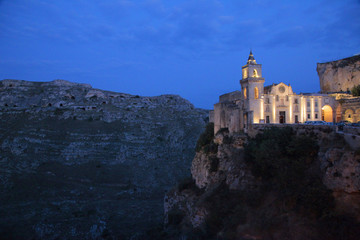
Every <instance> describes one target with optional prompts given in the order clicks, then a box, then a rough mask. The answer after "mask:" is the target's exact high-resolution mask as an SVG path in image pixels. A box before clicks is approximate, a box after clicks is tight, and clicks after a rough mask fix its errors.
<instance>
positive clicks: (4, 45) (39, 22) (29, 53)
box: [0, 0, 360, 109]
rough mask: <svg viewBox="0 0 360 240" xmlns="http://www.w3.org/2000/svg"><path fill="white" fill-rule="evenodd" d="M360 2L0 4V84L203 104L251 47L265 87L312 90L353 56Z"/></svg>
mask: <svg viewBox="0 0 360 240" xmlns="http://www.w3.org/2000/svg"><path fill="white" fill-rule="evenodd" d="M359 13H360V0H341V1H340V0H303V1H290V0H288V1H284V0H283V1H282V0H248V1H242V0H224V1H216V0H196V1H195V0H193V1H186V0H183V1H178V0H171V1H169V0H168V1H165V0H138V1H130V0H92V1H89V0H61V1H59V0H0V79H7V78H11V79H22V80H29V81H51V80H54V79H65V80H69V81H73V82H81V83H89V84H91V85H92V86H93V87H95V88H100V89H105V90H111V91H117V92H125V93H130V94H138V95H144V96H155V95H160V94H169V93H171V94H179V95H181V96H182V97H184V98H186V99H188V100H190V101H191V102H192V103H193V104H194V105H195V106H196V107H202V108H208V109H210V108H212V106H213V104H214V103H216V102H217V100H218V96H219V95H221V94H223V93H226V92H230V91H234V90H238V89H240V85H239V80H240V78H241V67H242V66H243V65H244V64H245V63H246V60H247V57H248V54H249V50H250V49H252V50H253V53H254V56H255V58H256V60H257V62H258V63H261V64H262V65H263V77H265V84H266V85H268V84H272V83H278V82H281V81H282V82H284V83H287V84H288V83H290V84H291V85H292V87H293V90H294V91H295V92H296V93H300V92H317V91H319V90H320V84H319V80H318V76H317V73H316V63H317V62H326V61H332V60H337V59H340V58H344V57H349V56H352V55H354V54H359V53H360V14H359Z"/></svg>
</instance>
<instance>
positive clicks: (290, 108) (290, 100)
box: [289, 96, 293, 123]
mask: <svg viewBox="0 0 360 240" xmlns="http://www.w3.org/2000/svg"><path fill="white" fill-rule="evenodd" d="M289 102H290V105H289V117H290V121H289V123H293V120H292V97H291V96H290V97H289Z"/></svg>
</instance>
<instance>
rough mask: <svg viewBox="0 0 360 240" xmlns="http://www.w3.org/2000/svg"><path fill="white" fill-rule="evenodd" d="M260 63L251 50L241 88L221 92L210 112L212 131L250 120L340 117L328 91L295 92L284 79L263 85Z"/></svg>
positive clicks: (299, 120)
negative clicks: (239, 89) (326, 92)
mask: <svg viewBox="0 0 360 240" xmlns="http://www.w3.org/2000/svg"><path fill="white" fill-rule="evenodd" d="M264 83H265V79H264V78H263V77H262V68H261V64H258V63H257V62H256V60H255V58H254V55H253V54H252V52H250V55H249V58H248V61H247V63H246V65H245V66H243V67H242V79H241V80H240V85H241V91H234V92H230V93H227V94H223V95H221V96H220V97H219V102H218V103H216V104H215V105H214V111H212V112H210V119H211V121H212V122H214V127H215V129H214V130H215V132H217V131H218V130H220V129H221V128H228V129H229V131H230V132H237V131H240V130H243V129H244V128H247V127H248V126H249V125H250V124H284V123H288V124H293V123H304V122H305V121H320V120H323V121H326V122H336V121H339V120H341V113H340V116H338V115H337V112H336V109H337V105H338V102H337V101H336V99H335V97H334V96H331V95H328V94H319V93H313V94H296V93H295V92H294V91H293V89H292V87H291V86H290V85H287V84H285V83H283V82H280V83H279V84H272V85H269V86H264Z"/></svg>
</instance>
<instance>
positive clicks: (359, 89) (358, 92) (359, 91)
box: [351, 85, 360, 97]
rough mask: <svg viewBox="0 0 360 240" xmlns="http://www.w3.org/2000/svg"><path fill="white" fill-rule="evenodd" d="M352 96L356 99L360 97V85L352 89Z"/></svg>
mask: <svg viewBox="0 0 360 240" xmlns="http://www.w3.org/2000/svg"><path fill="white" fill-rule="evenodd" d="M351 94H352V95H353V96H354V97H357V96H360V85H357V86H354V87H353V88H352V89H351Z"/></svg>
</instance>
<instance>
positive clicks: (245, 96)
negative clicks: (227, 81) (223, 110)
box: [244, 88, 247, 99]
mask: <svg viewBox="0 0 360 240" xmlns="http://www.w3.org/2000/svg"><path fill="white" fill-rule="evenodd" d="M244 98H245V99H247V92H246V88H244Z"/></svg>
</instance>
